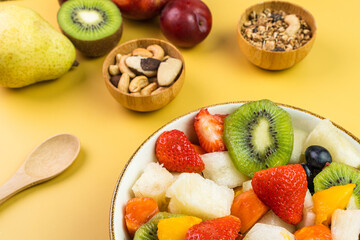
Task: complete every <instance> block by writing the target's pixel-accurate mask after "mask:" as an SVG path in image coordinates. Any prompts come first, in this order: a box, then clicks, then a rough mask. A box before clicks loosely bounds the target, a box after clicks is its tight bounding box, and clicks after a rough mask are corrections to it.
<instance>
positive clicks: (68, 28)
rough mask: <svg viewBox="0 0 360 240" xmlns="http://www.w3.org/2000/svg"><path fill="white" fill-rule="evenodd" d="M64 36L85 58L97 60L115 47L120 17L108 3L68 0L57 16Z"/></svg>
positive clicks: (120, 27)
mask: <svg viewBox="0 0 360 240" xmlns="http://www.w3.org/2000/svg"><path fill="white" fill-rule="evenodd" d="M57 20H58V23H59V26H60V28H61V30H62V31H63V33H64V34H65V35H66V36H67V37H68V38H69V39H70V40H71V41H72V43H73V44H74V45H75V47H76V48H77V49H78V50H80V51H81V52H82V53H83V54H84V55H86V56H89V57H99V56H103V55H105V54H106V53H108V52H109V51H110V50H111V49H112V48H114V47H115V46H116V45H117V44H118V42H119V40H120V38H121V35H122V18H121V13H120V10H119V9H118V7H117V6H116V5H115V4H114V3H113V2H112V1H110V0H71V1H67V2H65V3H64V4H63V5H62V6H61V8H60V9H59V12H58V14H57Z"/></svg>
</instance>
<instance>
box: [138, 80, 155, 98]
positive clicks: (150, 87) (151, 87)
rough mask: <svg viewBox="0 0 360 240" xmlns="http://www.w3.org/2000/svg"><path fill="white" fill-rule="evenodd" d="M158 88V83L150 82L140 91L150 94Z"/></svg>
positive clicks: (143, 93) (144, 94) (142, 93)
mask: <svg viewBox="0 0 360 240" xmlns="http://www.w3.org/2000/svg"><path fill="white" fill-rule="evenodd" d="M156 88H157V84H156V83H155V82H153V83H150V84H149V85H147V86H146V87H144V88H143V89H141V91H140V93H141V95H143V96H146V95H150V94H151V93H152V92H153V91H154V90H155V89H156Z"/></svg>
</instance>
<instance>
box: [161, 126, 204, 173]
mask: <svg viewBox="0 0 360 240" xmlns="http://www.w3.org/2000/svg"><path fill="white" fill-rule="evenodd" d="M155 154H156V157H157V159H158V160H159V162H160V163H162V164H164V167H165V168H166V169H167V170H169V171H173V172H195V173H200V172H201V171H202V170H204V168H205V165H204V162H203V161H202V159H201V158H200V156H199V154H198V153H197V152H196V151H195V149H194V147H193V146H192V145H191V142H190V141H189V139H188V138H187V136H186V135H185V133H183V132H181V131H179V130H171V131H165V132H163V133H162V134H161V135H160V136H159V138H158V139H157V141H156V145H155Z"/></svg>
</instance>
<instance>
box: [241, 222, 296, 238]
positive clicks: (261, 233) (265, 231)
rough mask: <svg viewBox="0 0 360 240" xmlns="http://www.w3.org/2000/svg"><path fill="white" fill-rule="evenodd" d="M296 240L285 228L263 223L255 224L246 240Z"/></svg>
mask: <svg viewBox="0 0 360 240" xmlns="http://www.w3.org/2000/svg"><path fill="white" fill-rule="evenodd" d="M274 239H276V240H295V237H294V235H293V234H292V233H291V232H289V231H288V230H286V229H285V228H282V227H279V226H273V225H267V224H263V223H257V224H255V225H254V226H253V227H252V228H251V229H250V231H249V232H248V233H247V234H246V236H245V238H244V240H274Z"/></svg>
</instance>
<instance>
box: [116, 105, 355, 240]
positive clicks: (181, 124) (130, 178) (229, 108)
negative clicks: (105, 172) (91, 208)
mask: <svg viewBox="0 0 360 240" xmlns="http://www.w3.org/2000/svg"><path fill="white" fill-rule="evenodd" d="M244 103H245V102H234V103H225V104H219V105H214V106H209V107H206V108H208V110H209V112H210V113H212V114H214V113H217V114H229V113H232V112H233V111H234V110H236V109H237V108H238V107H239V106H241V105H242V104H244ZM278 105H279V106H281V107H282V108H284V109H285V110H286V111H287V112H288V113H290V115H291V117H292V121H293V125H294V126H295V127H297V128H300V129H302V130H305V131H308V132H310V131H311V130H312V129H313V128H314V127H315V125H316V124H317V123H318V122H319V121H320V120H321V119H324V118H323V117H321V116H319V115H317V114H314V113H311V112H309V111H306V110H303V109H300V108H296V107H292V106H289V105H285V104H278ZM198 111H199V110H196V111H193V112H191V113H188V114H186V115H184V116H181V117H179V118H177V119H175V120H173V121H171V122H170V123H168V124H166V125H165V126H163V127H162V128H160V129H159V130H157V131H156V132H155V133H153V134H152V135H151V136H150V137H149V138H148V139H147V140H145V141H144V143H143V144H142V145H141V146H140V147H139V148H138V149H137V151H136V152H135V153H134V155H133V156H131V158H130V160H129V161H128V163H127V164H126V166H125V168H124V170H123V172H122V173H121V175H120V177H119V180H118V182H117V185H116V188H115V192H114V195H113V199H112V204H111V210H110V236H111V239H112V240H130V239H131V238H130V237H129V235H128V234H127V230H126V226H125V223H124V221H123V220H124V207H125V205H126V202H127V201H128V200H129V199H130V198H132V197H134V196H133V193H132V191H131V187H132V186H133V184H134V183H135V181H136V180H137V179H138V178H139V176H140V175H141V173H142V171H143V169H144V166H145V165H146V164H147V163H149V162H152V161H156V158H155V142H156V139H157V138H158V137H159V135H160V134H161V133H162V132H164V131H168V130H172V129H178V130H181V131H183V132H185V134H186V135H187V136H188V137H189V139H190V141H191V142H194V141H195V142H196V134H195V131H194V129H193V122H194V117H195V115H196V114H197V113H198ZM334 125H335V126H336V127H338V128H339V129H340V130H341V131H342V132H343V134H344V135H346V137H347V138H348V139H349V140H350V141H351V142H352V143H353V144H354V145H355V146H356V147H357V148H358V149H360V140H359V139H358V138H356V137H355V136H353V135H352V134H351V133H350V132H348V131H346V130H345V129H343V128H342V127H340V126H338V125H336V124H334Z"/></svg>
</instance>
